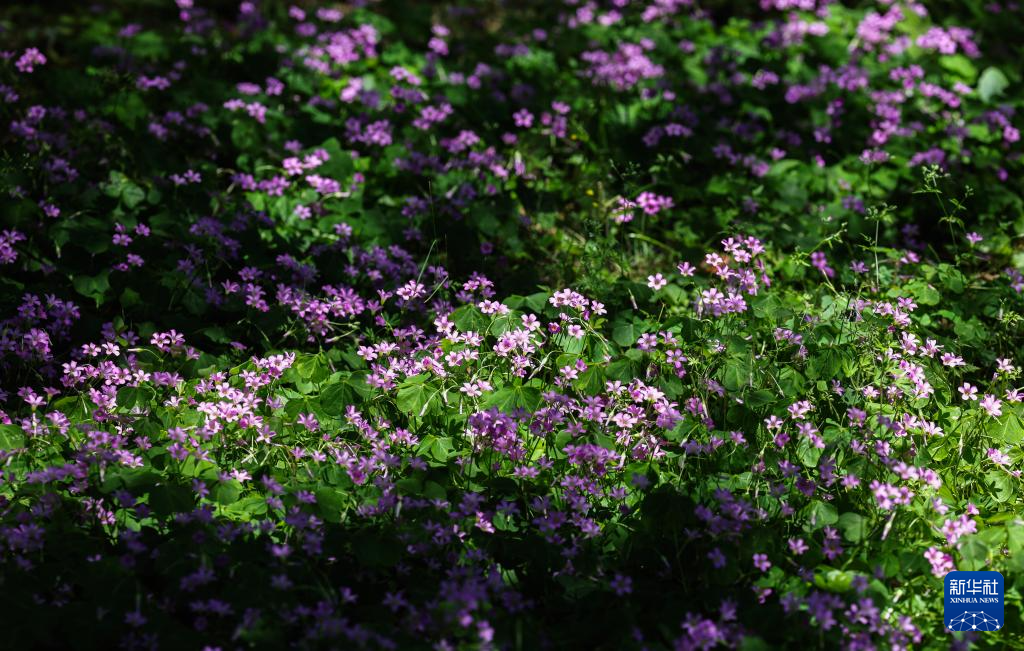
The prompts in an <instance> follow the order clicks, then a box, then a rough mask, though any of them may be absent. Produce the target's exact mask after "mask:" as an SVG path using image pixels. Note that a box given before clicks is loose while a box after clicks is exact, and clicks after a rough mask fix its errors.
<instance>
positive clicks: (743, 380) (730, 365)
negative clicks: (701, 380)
mask: <svg viewBox="0 0 1024 651" xmlns="http://www.w3.org/2000/svg"><path fill="white" fill-rule="evenodd" d="M721 379H722V386H724V387H725V388H726V389H728V390H729V391H739V390H740V389H742V388H743V387H744V386H746V385H747V383H748V382H749V380H750V365H749V362H748V360H747V358H746V357H729V358H727V359H726V361H725V368H723V369H722V372H721Z"/></svg>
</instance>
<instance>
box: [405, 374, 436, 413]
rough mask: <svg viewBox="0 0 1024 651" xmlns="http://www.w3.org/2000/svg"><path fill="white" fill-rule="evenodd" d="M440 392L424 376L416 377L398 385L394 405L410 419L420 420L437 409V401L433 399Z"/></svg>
mask: <svg viewBox="0 0 1024 651" xmlns="http://www.w3.org/2000/svg"><path fill="white" fill-rule="evenodd" d="M440 391H441V389H440V388H439V387H438V386H437V385H435V384H433V383H432V382H428V381H427V376H426V375H423V374H421V375H416V376H414V377H411V378H409V379H408V380H406V381H405V382H402V384H400V385H398V399H397V401H396V404H397V405H398V408H399V409H400V410H401V411H402V412H403V413H405V414H406V415H408V416H409V417H410V418H420V417H422V416H424V415H425V414H426V413H428V411H433V409H434V408H435V407H437V404H436V403H438V402H439V400H435V398H436V396H437V395H438V394H439V393H440ZM432 403H433V404H432ZM428 408H430V409H428Z"/></svg>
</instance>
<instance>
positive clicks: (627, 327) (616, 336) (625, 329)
mask: <svg viewBox="0 0 1024 651" xmlns="http://www.w3.org/2000/svg"><path fill="white" fill-rule="evenodd" d="M636 339H637V334H636V328H634V326H633V324H632V323H624V324H622V325H618V326H615V329H614V330H612V341H614V342H615V343H617V344H618V345H620V346H622V347H623V348H629V347H630V346H632V345H633V344H635V343H636Z"/></svg>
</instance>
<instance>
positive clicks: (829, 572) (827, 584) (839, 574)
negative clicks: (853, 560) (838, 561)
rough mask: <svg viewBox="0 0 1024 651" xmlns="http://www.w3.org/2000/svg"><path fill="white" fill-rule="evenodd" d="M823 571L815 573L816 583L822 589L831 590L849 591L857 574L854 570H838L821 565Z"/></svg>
mask: <svg viewBox="0 0 1024 651" xmlns="http://www.w3.org/2000/svg"><path fill="white" fill-rule="evenodd" d="M819 569H820V570H821V571H819V572H816V573H815V574H814V584H815V585H816V586H818V587H819V588H821V589H822V590H827V591H829V592H849V590H850V588H851V587H853V579H854V577H855V576H856V575H855V574H854V573H853V572H848V571H846V570H837V569H834V568H831V567H821V568H819Z"/></svg>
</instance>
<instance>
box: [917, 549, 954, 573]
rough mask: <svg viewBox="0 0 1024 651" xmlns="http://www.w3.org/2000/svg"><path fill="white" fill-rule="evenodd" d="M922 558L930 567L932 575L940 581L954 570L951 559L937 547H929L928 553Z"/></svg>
mask: <svg viewBox="0 0 1024 651" xmlns="http://www.w3.org/2000/svg"><path fill="white" fill-rule="evenodd" d="M924 557H925V558H926V559H927V560H928V562H929V563H931V565H932V575H933V576H936V577H938V578H940V579H941V578H943V577H945V576H946V574H948V573H949V572H952V571H953V570H955V569H956V566H955V565H953V557H952V556H950V555H949V554H947V553H945V552H943V551H941V550H940V549H939V548H938V547H929V548H928V551H926V552H925V553H924Z"/></svg>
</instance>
